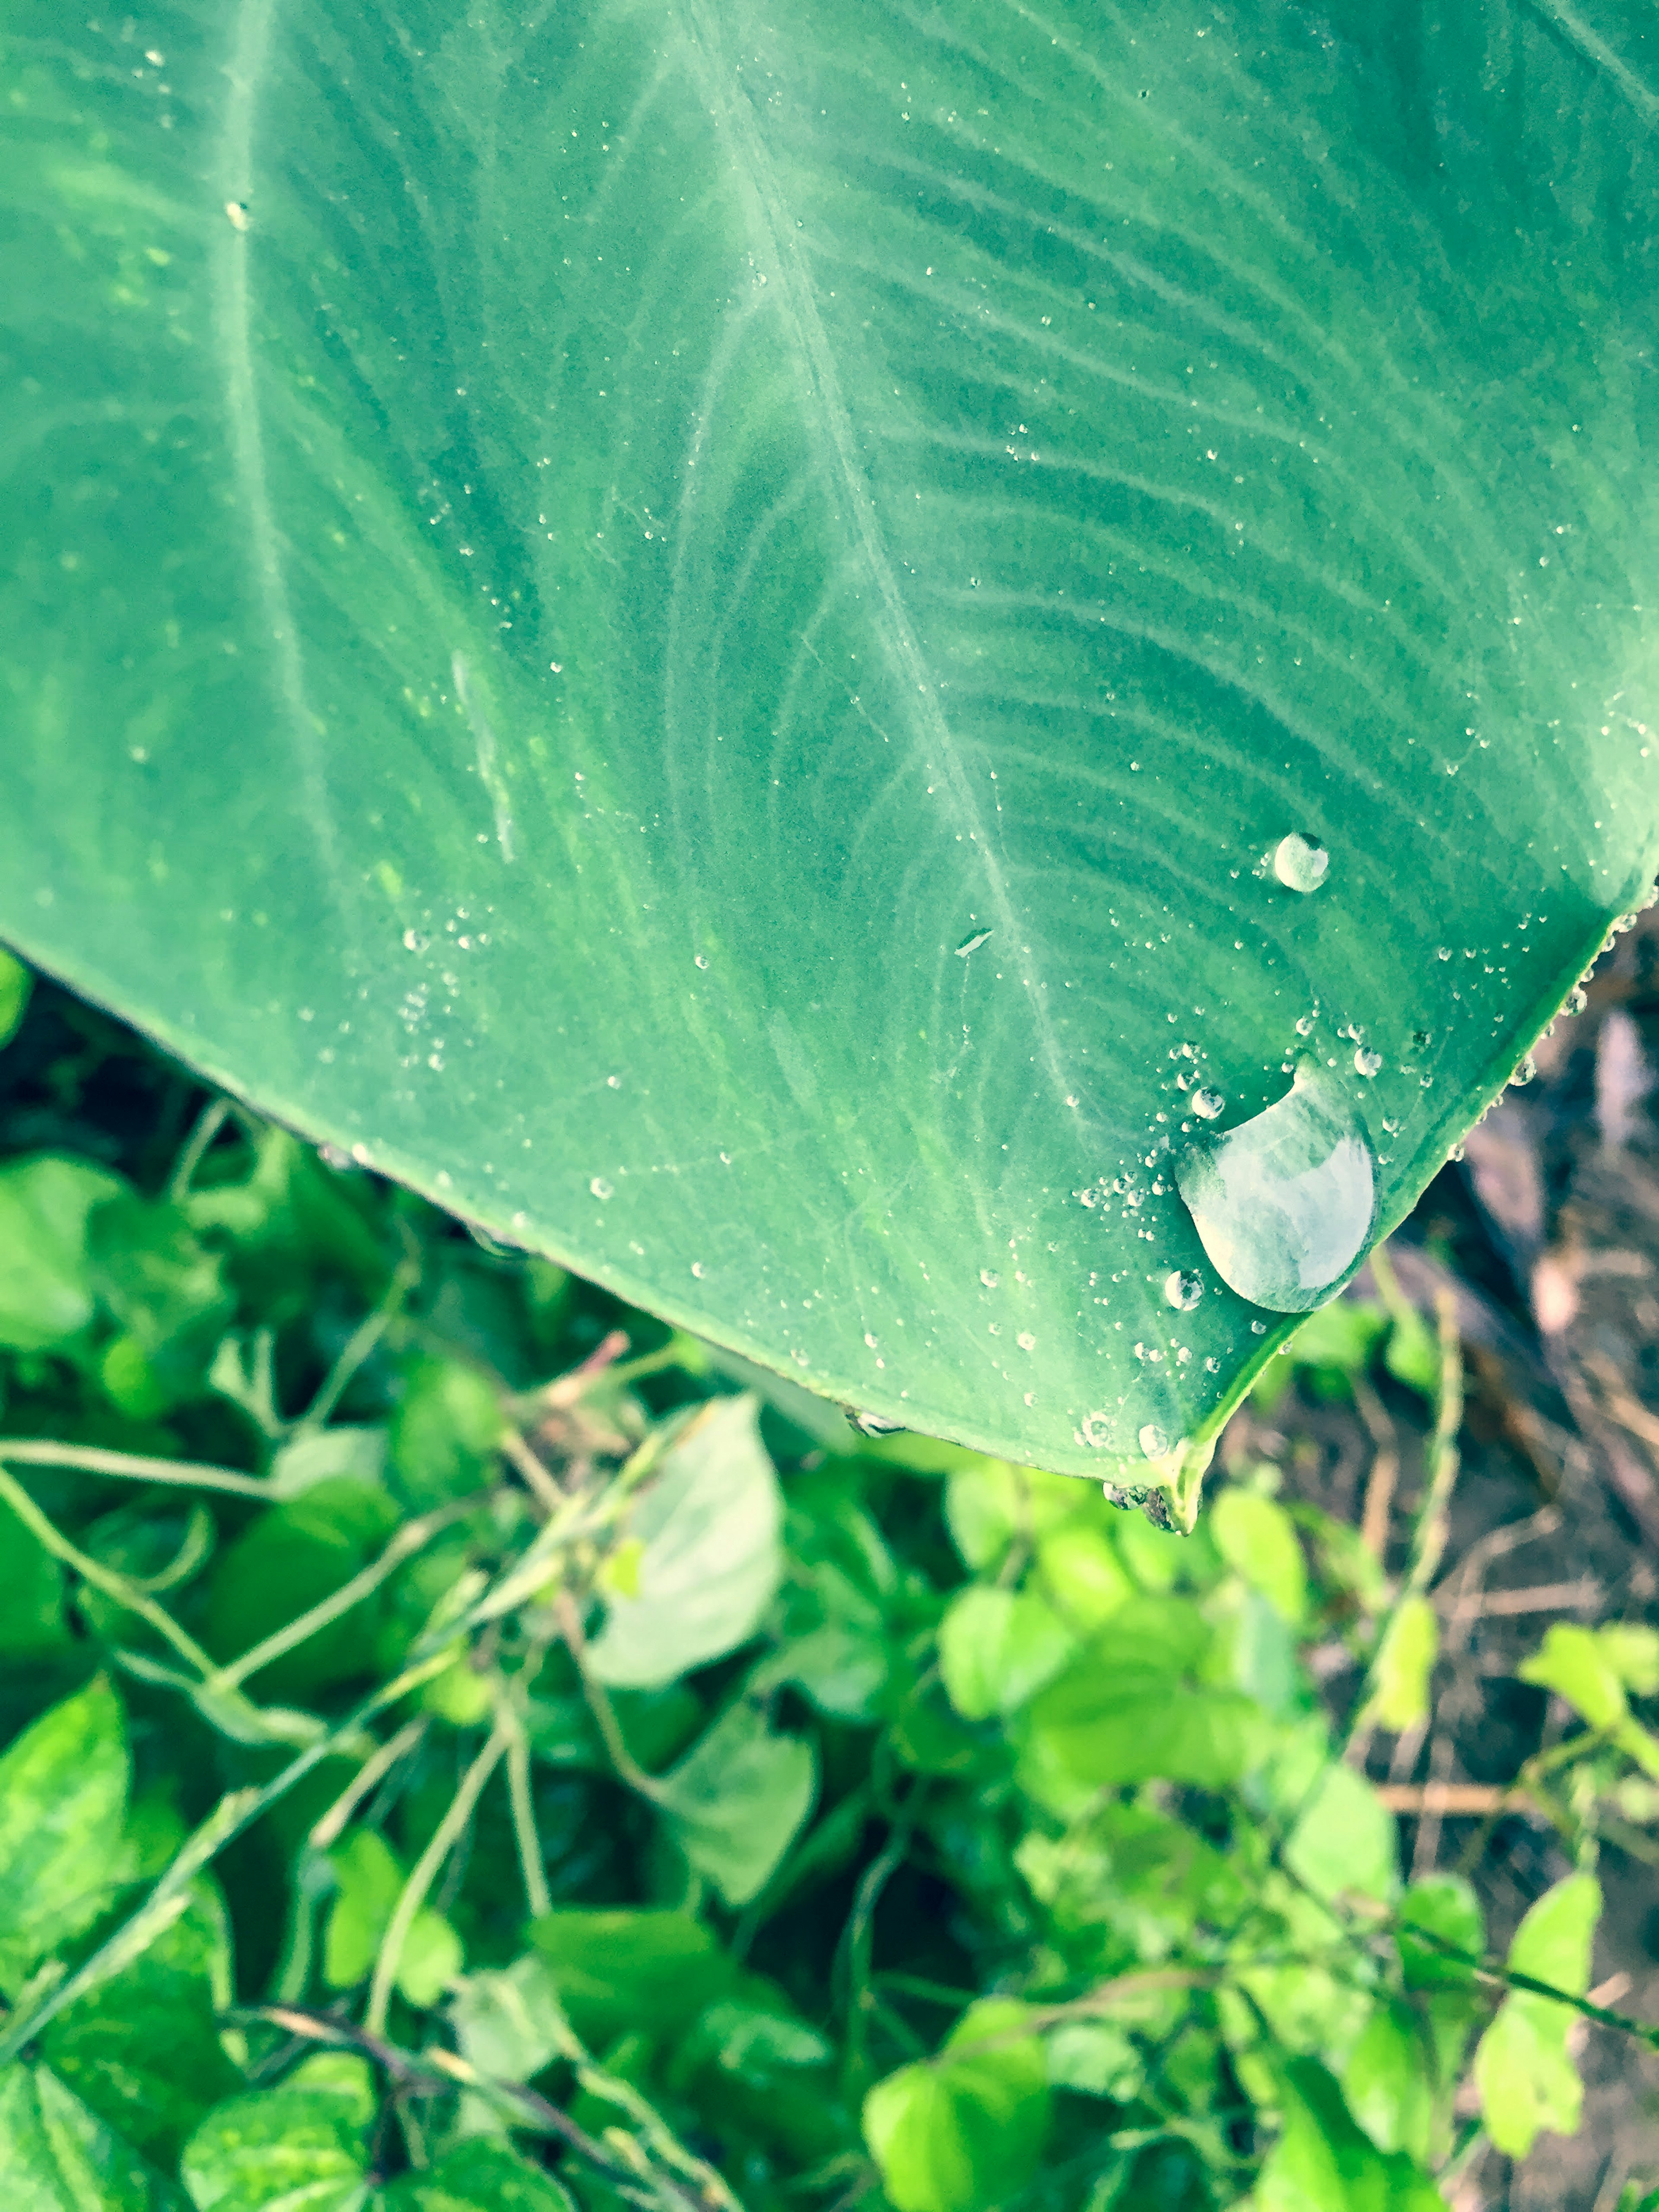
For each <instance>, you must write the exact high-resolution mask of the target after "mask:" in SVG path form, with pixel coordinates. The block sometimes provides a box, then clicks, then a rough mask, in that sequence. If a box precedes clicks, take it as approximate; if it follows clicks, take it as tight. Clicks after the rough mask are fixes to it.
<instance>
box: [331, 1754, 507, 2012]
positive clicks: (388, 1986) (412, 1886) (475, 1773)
mask: <svg viewBox="0 0 1659 2212" xmlns="http://www.w3.org/2000/svg"><path fill="white" fill-rule="evenodd" d="M506 1751H507V1736H506V1735H504V1734H503V1733H502V1731H501V1729H500V1728H499V1727H497V1728H495V1729H492V1730H491V1731H490V1734H489V1736H488V1738H487V1739H486V1740H485V1742H484V1747H483V1750H482V1751H481V1752H480V1753H478V1755H477V1758H476V1759H474V1760H473V1762H472V1764H471V1766H469V1767H468V1768H467V1770H466V1772H465V1774H464V1775H463V1776H462V1777H461V1780H460V1786H459V1789H458V1790H456V1792H455V1795H454V1796H453V1798H452V1799H451V1800H450V1802H449V1806H448V1809H447V1811H446V1813H445V1814H444V1816H443V1819H442V1820H440V1821H439V1823H438V1825H437V1827H436V1828H435V1830H434V1831H433V1834H432V1839H431V1841H430V1842H429V1843H428V1845H427V1847H426V1849H425V1850H423V1851H422V1853H421V1856H420V1857H419V1858H417V1859H416V1862H415V1864H414V1867H413V1868H412V1869H411V1870H410V1876H409V1879H408V1881H406V1882H404V1886H403V1888H402V1889H401V1890H400V1891H399V1892H398V1902H397V1903H396V1905H393V1906H392V1918H391V1919H390V1921H389V1922H388V1923H387V1924H386V1934H385V1935H384V1936H382V1938H381V1939H380V1951H379V1953H378V1954H377V1956H376V1958H375V1960H374V1978H373V1979H372V1980H371V1982H370V1983H369V1987H368V2008H367V2010H366V2011H365V2013H364V2015H363V2017H364V2021H365V2023H366V2025H367V2027H368V2031H369V2033H371V2034H372V2035H380V2034H383V2033H385V2030H386V2013H387V2011H388V2009H389V2008H390V2006H391V2003H392V1984H393V1983H394V1982H395V1981H396V1980H397V1978H398V1966H399V1965H400V1964H401V1963H402V1960H403V1955H404V1942H406V1941H407V1939H408V1936H409V1931H410V1928H411V1927H412V1926H413V1925H414V1923H415V1916H416V1913H417V1912H418V1911H420V1909H421V1907H422V1905H424V1904H425V1902H426V1894H427V1892H428V1890H429V1889H430V1888H431V1887H432V1883H433V1880H434V1877H435V1875H436V1874H437V1871H438V1869H439V1868H440V1867H441V1865H442V1864H443V1863H444V1861H445V1859H447V1857H448V1856H449V1854H450V1852H451V1851H452V1850H453V1849H454V1847H455V1844H457V1842H458V1841H459V1838H460V1836H461V1833H462V1831H463V1830H464V1829H465V1826H466V1824H467V1822H468V1821H469V1820H471V1818H472V1811H473V1808H474V1807H475V1806H476V1805H477V1802H478V1799H479V1797H480V1796H481V1795H482V1794H483V1786H484V1784H485V1783H486V1782H488V1781H489V1778H490V1776H491V1775H492V1774H493V1773H494V1772H495V1769H496V1767H497V1765H499V1764H500V1763H501V1759H502V1757H503V1755H504V1754H505V1753H506Z"/></svg>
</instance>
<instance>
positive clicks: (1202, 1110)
mask: <svg viewBox="0 0 1659 2212" xmlns="http://www.w3.org/2000/svg"><path fill="white" fill-rule="evenodd" d="M1192 1107H1193V1111H1194V1114H1196V1115H1198V1116H1199V1118H1200V1121H1214V1120H1215V1119H1216V1117H1217V1116H1218V1115H1221V1114H1225V1112H1226V1110H1227V1102H1226V1100H1225V1098H1224V1097H1222V1095H1221V1093H1220V1092H1219V1091H1211V1090H1209V1089H1207V1088H1206V1089H1205V1090H1203V1091H1194V1093H1193V1097H1192Z"/></svg>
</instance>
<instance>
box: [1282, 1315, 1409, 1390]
mask: <svg viewBox="0 0 1659 2212" xmlns="http://www.w3.org/2000/svg"><path fill="white" fill-rule="evenodd" d="M1388 1326H1389V1317H1388V1315H1387V1314H1386V1313H1385V1312H1384V1311H1383V1308H1382V1307H1381V1306H1379V1305H1374V1304H1370V1303H1369V1302H1368V1301H1367V1300H1365V1299H1363V1298H1352V1297H1345V1298H1333V1299H1332V1301H1331V1303H1330V1304H1328V1305H1326V1306H1321V1307H1319V1308H1318V1310H1316V1312H1313V1313H1310V1315H1309V1316H1308V1318H1307V1319H1306V1321H1304V1322H1303V1324H1302V1326H1301V1328H1298V1329H1297V1333H1296V1334H1295V1335H1294V1336H1293V1337H1292V1338H1291V1358H1292V1359H1293V1360H1294V1361H1295V1363H1296V1364H1297V1366H1298V1367H1326V1368H1331V1369H1334V1370H1337V1371H1338V1372H1339V1373H1340V1374H1342V1375H1345V1376H1346V1375H1358V1374H1361V1373H1363V1372H1364V1368H1365V1366H1366V1364H1367V1363H1368V1362H1369V1360H1370V1356H1371V1352H1372V1350H1373V1349H1374V1347H1375V1346H1376V1340H1377V1339H1378V1338H1379V1337H1380V1336H1382V1335H1383V1334H1385V1333H1386V1331H1387V1329H1388Z"/></svg>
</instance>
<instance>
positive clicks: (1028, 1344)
mask: <svg viewBox="0 0 1659 2212" xmlns="http://www.w3.org/2000/svg"><path fill="white" fill-rule="evenodd" d="M1014 1342H1015V1343H1016V1344H1017V1345H1018V1346H1019V1348H1020V1350H1021V1351H1022V1352H1035V1351H1036V1337H1034V1336H1033V1335H1032V1334H1031V1332H1030V1329H1029V1328H1023V1329H1021V1331H1020V1333H1019V1334H1018V1336H1017V1337H1016V1338H1015V1339H1014Z"/></svg>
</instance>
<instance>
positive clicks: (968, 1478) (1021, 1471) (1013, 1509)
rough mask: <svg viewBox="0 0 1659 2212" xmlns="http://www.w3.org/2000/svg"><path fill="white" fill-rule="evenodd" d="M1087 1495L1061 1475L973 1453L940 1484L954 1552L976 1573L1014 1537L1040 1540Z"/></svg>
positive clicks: (1079, 1507)
mask: <svg viewBox="0 0 1659 2212" xmlns="http://www.w3.org/2000/svg"><path fill="white" fill-rule="evenodd" d="M1088 1496H1089V1493H1088V1492H1086V1491H1085V1490H1083V1489H1082V1488H1080V1487H1079V1485H1078V1484H1077V1483H1076V1482H1074V1481H1072V1480H1068V1479H1067V1478H1066V1477H1065V1476H1063V1475H1053V1474H1042V1473H1040V1472H1039V1471H1038V1470H1037V1469H1036V1468H1028V1467H1011V1466H1010V1465H1009V1464H1008V1462H1007V1461H1006V1460H1000V1459H982V1458H981V1457H980V1456H979V1455H978V1454H977V1453H975V1454H973V1455H970V1456H969V1460H968V1462H967V1464H966V1465H965V1466H962V1467H958V1468H957V1470H956V1472H955V1473H954V1474H952V1475H951V1478H950V1480H949V1481H948V1482H947V1483H946V1485H945V1521H946V1523H947V1525H948V1526H949V1528H950V1531H951V1541H953V1542H954V1544H955V1545H956V1547H957V1551H958V1552H960V1553H961V1554H962V1556H963V1559H965V1560H966V1561H967V1563H968V1565H969V1566H970V1567H973V1568H975V1569H976V1570H978V1571H981V1572H982V1571H984V1570H985V1569H987V1568H988V1567H993V1566H994V1565H996V1564H997V1562H998V1561H999V1560H1000V1559H1001V1557H1002V1555H1003V1553H1005V1552H1006V1550H1007V1548H1008V1547H1009V1545H1010V1544H1011V1543H1012V1541H1013V1539H1014V1536H1015V1534H1017V1533H1018V1534H1023V1535H1024V1536H1026V1537H1028V1538H1037V1537H1041V1536H1042V1535H1043V1534H1046V1533H1047V1531H1048V1530H1049V1529H1051V1528H1058V1527H1060V1524H1061V1523H1062V1522H1066V1521H1068V1520H1070V1519H1071V1518H1072V1516H1073V1515H1075V1514H1077V1513H1079V1512H1080V1511H1081V1510H1082V1509H1083V1506H1084V1504H1085V1502H1086V1501H1087V1499H1088Z"/></svg>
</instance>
